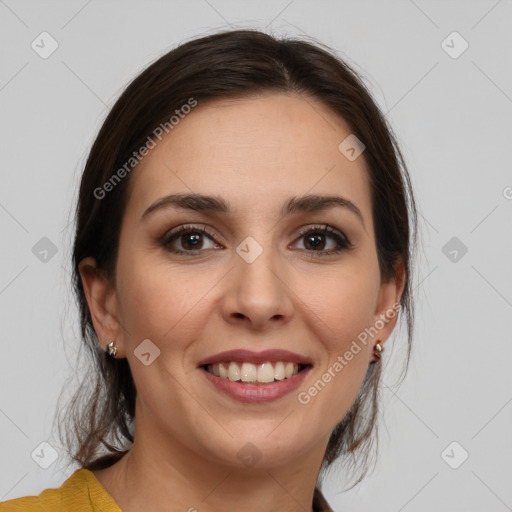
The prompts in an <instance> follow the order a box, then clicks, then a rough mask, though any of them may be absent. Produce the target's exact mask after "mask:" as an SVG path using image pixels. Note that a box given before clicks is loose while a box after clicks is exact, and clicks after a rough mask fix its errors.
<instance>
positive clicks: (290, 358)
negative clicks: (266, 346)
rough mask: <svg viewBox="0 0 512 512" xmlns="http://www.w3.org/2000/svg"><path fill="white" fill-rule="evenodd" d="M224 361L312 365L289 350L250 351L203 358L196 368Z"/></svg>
mask: <svg viewBox="0 0 512 512" xmlns="http://www.w3.org/2000/svg"><path fill="white" fill-rule="evenodd" d="M225 361H239V362H247V363H253V364H262V363H266V362H276V361H285V362H291V363H297V364H304V365H307V364H312V361H311V359H310V358H309V357H306V356H302V355H300V354H296V353H295V352H290V351H289V350H280V349H275V350H263V351H262V352H252V351H251V350H244V349H238V350H228V351H226V352H220V353H219V354H215V355H213V356H210V357H205V358H204V359H201V361H199V362H198V363H197V366H198V367H200V366H205V365H207V364H215V363H222V362H225Z"/></svg>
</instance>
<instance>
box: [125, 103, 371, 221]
mask: <svg viewBox="0 0 512 512" xmlns="http://www.w3.org/2000/svg"><path fill="white" fill-rule="evenodd" d="M350 134H351V129H350V127H349V125H348V124H347V123H346V122H345V121H344V120H343V119H342V118H341V117H340V116H338V115H337V114H335V113H334V112H333V111H331V110H330V109H329V108H328V107H326V106H325V105H323V104H322V103H321V102H319V101H318V100H315V99H312V98H311V97H306V96H302V95H298V94H282V93H279V94H277V93H275V94H265V95H261V96H253V97H249V98H240V99H229V100H226V99H221V100H214V101H209V102H207V103H205V104H201V103H199V104H198V106H196V107H195V108H194V109H193V110H192V111H191V112H190V113H189V114H188V115H186V116H184V117H183V118H182V119H180V121H179V123H178V124H176V125H175V126H174V128H173V129H172V131H170V133H169V134H167V135H165V137H163V140H162V141H158V139H155V141H156V142H157V145H156V147H154V148H153V149H152V150H151V151H150V152H149V154H148V155H147V156H145V157H144V159H143V160H142V162H141V163H140V164H139V165H138V166H137V167H136V169H135V170H134V171H133V172H132V176H131V178H130V181H131V182H130V195H129V201H128V209H129V210H130V212H132V213H133V214H135V215H137V216H138V217H140V215H141V214H142V213H143V211H144V210H145V209H146V208H147V207H148V206H149V205H150V204H152V203H153V202H154V201H156V200H157V199H159V198H160V197H162V196H164V195H167V194H171V193H200V194H205V195H216V196H222V197H224V198H225V199H226V201H227V202H229V203H230V204H231V205H232V208H233V210H234V212H235V213H237V214H243V213H244V212H245V213H250V214H251V215H272V214H274V215H277V213H278V212H280V211H281V208H282V205H283V202H284V201H285V200H286V199H287V198H289V197H291V196H299V195H305V194H319V195H322V194H329V195H332V194H340V195H342V196H343V197H346V198H348V199H349V200H351V201H352V202H354V203H356V204H357V206H358V207H359V208H360V209H361V211H362V212H363V215H364V217H365V219H368V221H371V219H369V216H370V215H371V213H370V211H371V202H370V189H369V181H368V176H367V170H366V163H365V160H364V157H363V155H364V153H363V155H361V156H360V157H359V158H357V159H355V160H353V161H350V160H349V159H347V158H346V156H345V155H344V154H342V153H341V152H340V150H339V149H338V147H339V145H340V143H341V142H342V141H343V140H344V139H345V138H346V137H347V136H349V135H350ZM370 224H371V222H370Z"/></svg>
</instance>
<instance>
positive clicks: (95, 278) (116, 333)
mask: <svg viewBox="0 0 512 512" xmlns="http://www.w3.org/2000/svg"><path fill="white" fill-rule="evenodd" d="M78 269H79V271H80V276H81V278H82V284H83V288H84V293H85V298H86V300H87V305H88V306H89V311H90V312H91V318H92V323H93V325H94V330H95V331H96V335H97V337H98V340H99V342H100V344H101V346H102V348H103V350H106V347H107V345H108V344H109V343H110V342H111V341H115V342H116V347H117V354H116V359H119V358H123V357H126V356H125V350H124V341H123V339H122V330H121V324H120V322H119V318H118V304H117V295H116V290H115V286H114V285H113V284H112V283H111V282H110V280H109V279H108V278H107V277H106V276H105V274H104V272H103V271H102V270H101V269H98V268H97V265H96V260H95V259H94V258H92V257H88V258H84V259H83V260H82V261H81V262H80V264H79V266H78Z"/></svg>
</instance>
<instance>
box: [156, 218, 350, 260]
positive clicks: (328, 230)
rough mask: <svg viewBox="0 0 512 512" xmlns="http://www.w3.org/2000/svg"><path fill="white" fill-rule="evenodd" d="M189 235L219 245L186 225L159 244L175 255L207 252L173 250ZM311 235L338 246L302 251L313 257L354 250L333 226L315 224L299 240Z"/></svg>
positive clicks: (203, 229)
mask: <svg viewBox="0 0 512 512" xmlns="http://www.w3.org/2000/svg"><path fill="white" fill-rule="evenodd" d="M188 233H194V234H198V233H200V234H203V235H205V236H207V237H208V238H210V239H211V240H212V241H213V242H215V243H218V242H217V241H216V240H215V238H214V237H213V235H211V234H210V233H209V232H208V230H206V229H205V228H202V227H194V226H191V225H184V226H180V227H179V228H178V229H177V230H176V231H171V232H168V233H166V234H165V235H164V236H163V237H161V239H160V240H159V243H160V244H161V245H162V246H163V247H164V249H166V250H167V251H169V252H171V253H174V254H183V255H188V256H195V255H197V254H198V253H200V252H202V251H204V250H206V249H197V250H195V251H194V250H190V251H184V250H181V249H174V248H171V247H170V245H171V243H172V242H173V241H174V240H176V239H179V237H180V236H181V235H184V234H188ZM310 233H321V234H323V235H328V236H330V237H331V238H333V239H334V240H335V241H336V243H337V244H338V248H337V249H331V250H329V251H322V250H321V251H314V250H308V249H302V250H305V251H306V252H309V253H311V256H313V257H324V256H330V255H334V254H338V253H340V252H342V251H346V250H350V249H352V247H353V245H352V243H351V242H350V240H349V239H348V238H347V237H346V236H345V235H344V234H343V233H342V232H341V231H338V230H337V229H335V228H333V227H332V226H329V225H328V224H315V225H313V226H310V227H308V228H307V229H305V230H302V231H301V232H300V234H299V237H298V238H299V239H300V238H304V237H305V236H306V235H309V234H310Z"/></svg>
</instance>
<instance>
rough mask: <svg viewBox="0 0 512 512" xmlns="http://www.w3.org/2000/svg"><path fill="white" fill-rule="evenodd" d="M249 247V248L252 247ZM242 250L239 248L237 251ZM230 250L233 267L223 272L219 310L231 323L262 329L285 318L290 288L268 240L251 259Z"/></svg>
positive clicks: (290, 308) (288, 315) (289, 314)
mask: <svg viewBox="0 0 512 512" xmlns="http://www.w3.org/2000/svg"><path fill="white" fill-rule="evenodd" d="M252 249H253V248H251V250H252ZM240 254H243V252H240ZM240 254H239V253H236V254H234V256H233V264H234V268H232V270H231V271H230V272H229V273H228V275H227V276H226V283H225V286H226V288H225V294H224V297H223V300H222V314H223V316H224V318H225V320H226V321H227V322H229V323H232V324H237V325H245V327H246V328H247V327H249V328H250V329H253V330H265V329H267V328H272V327H273V326H275V325H277V324H276V322H277V323H279V325H284V324H285V323H287V322H289V321H290V319H291V317H292V313H293V301H292V296H293V292H292V290H291V288H290V285H289V284H288V281H289V279H287V275H288V274H289V272H287V269H286V265H285V262H284V261H280V260H279V259H278V255H277V254H276V253H275V251H273V249H272V247H271V244H268V245H267V246H266V247H264V248H263V251H262V252H261V254H259V256H258V257H257V258H256V259H255V260H254V261H251V259H250V258H244V257H243V256H240Z"/></svg>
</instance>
